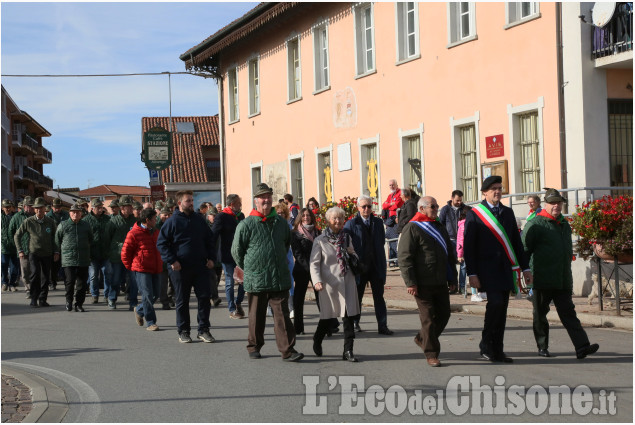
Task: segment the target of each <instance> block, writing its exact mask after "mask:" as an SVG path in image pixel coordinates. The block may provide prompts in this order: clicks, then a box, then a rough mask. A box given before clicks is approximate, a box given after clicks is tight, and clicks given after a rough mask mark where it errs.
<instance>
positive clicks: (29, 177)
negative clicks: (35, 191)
mask: <svg viewBox="0 0 635 425" xmlns="http://www.w3.org/2000/svg"><path fill="white" fill-rule="evenodd" d="M25 180H26V181H30V182H32V183H34V184H35V183H37V182H39V181H40V173H39V172H37V171H36V170H34V169H33V168H31V167H24V169H23V170H22V181H25Z"/></svg>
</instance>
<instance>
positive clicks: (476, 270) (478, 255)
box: [463, 201, 529, 292]
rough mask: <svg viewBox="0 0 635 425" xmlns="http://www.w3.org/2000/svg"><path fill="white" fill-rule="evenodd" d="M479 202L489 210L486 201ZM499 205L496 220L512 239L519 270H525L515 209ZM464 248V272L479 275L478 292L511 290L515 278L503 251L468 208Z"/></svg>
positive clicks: (527, 267) (525, 259) (525, 258)
mask: <svg viewBox="0 0 635 425" xmlns="http://www.w3.org/2000/svg"><path fill="white" fill-rule="evenodd" d="M482 204H483V205H485V207H486V208H488V209H489V206H488V204H487V202H486V201H483V202H482ZM499 205H500V207H501V211H500V214H499V217H498V220H499V222H500V223H501V224H502V226H503V228H504V229H505V232H506V233H507V236H508V237H509V240H510V241H511V245H512V247H513V248H514V252H515V253H516V258H517V259H518V263H519V265H520V268H521V270H527V269H529V262H528V261H527V257H526V255H525V250H524V247H523V244H522V241H521V239H520V233H519V232H518V227H517V225H516V216H515V215H514V210H512V209H511V208H509V207H506V206H504V205H502V204H499ZM463 249H464V251H463V257H464V259H465V267H466V269H467V275H468V276H472V275H476V276H478V278H479V280H480V282H481V291H483V292H487V291H490V290H491V291H508V290H511V289H512V287H513V284H514V279H515V277H514V276H513V274H512V268H511V263H510V262H509V259H508V258H507V255H506V254H505V250H504V249H503V246H502V245H501V244H500V242H498V239H496V237H495V236H494V235H493V234H492V232H491V231H490V230H489V228H487V226H485V224H484V223H483V222H482V221H481V219H480V218H478V217H477V216H476V213H475V212H474V211H473V210H470V211H468V213H467V218H466V219H465V239H464V242H463Z"/></svg>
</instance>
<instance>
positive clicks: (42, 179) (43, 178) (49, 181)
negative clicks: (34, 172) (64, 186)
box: [36, 174, 53, 189]
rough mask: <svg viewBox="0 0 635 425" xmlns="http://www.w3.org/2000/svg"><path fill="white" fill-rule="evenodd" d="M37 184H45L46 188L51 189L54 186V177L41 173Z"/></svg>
mask: <svg viewBox="0 0 635 425" xmlns="http://www.w3.org/2000/svg"><path fill="white" fill-rule="evenodd" d="M36 185H37V186H43V187H46V188H49V189H50V188H52V187H53V179H52V178H50V177H48V176H45V175H44V174H40V175H39V176H38V181H37V183H36Z"/></svg>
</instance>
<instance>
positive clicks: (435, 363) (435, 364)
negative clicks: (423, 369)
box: [427, 359, 441, 367]
mask: <svg viewBox="0 0 635 425" xmlns="http://www.w3.org/2000/svg"><path fill="white" fill-rule="evenodd" d="M427 360H428V366H430V367H439V366H441V362H440V361H439V359H427Z"/></svg>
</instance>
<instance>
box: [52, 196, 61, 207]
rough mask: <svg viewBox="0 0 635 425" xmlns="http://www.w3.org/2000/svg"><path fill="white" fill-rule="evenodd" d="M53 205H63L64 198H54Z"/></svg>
mask: <svg viewBox="0 0 635 425" xmlns="http://www.w3.org/2000/svg"><path fill="white" fill-rule="evenodd" d="M53 206H54V207H61V206H62V200H61V199H60V198H55V199H53Z"/></svg>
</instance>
